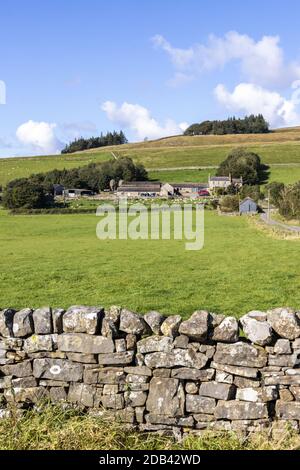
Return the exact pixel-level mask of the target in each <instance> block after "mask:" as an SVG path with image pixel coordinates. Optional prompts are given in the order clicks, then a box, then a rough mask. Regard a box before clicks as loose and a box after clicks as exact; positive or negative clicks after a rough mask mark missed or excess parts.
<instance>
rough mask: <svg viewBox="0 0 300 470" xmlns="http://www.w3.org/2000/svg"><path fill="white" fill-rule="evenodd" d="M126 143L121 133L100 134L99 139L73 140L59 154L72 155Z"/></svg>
mask: <svg viewBox="0 0 300 470" xmlns="http://www.w3.org/2000/svg"><path fill="white" fill-rule="evenodd" d="M127 142H128V140H127V138H126V136H125V134H124V132H123V131H120V132H116V131H114V132H107V133H106V134H105V135H103V134H102V133H101V135H100V136H99V137H90V138H88V139H84V138H83V137H80V138H79V139H75V140H74V141H73V142H70V143H69V144H67V145H66V146H65V148H64V149H63V150H62V152H61V153H62V154H65V153H74V152H79V151H81V150H88V149H94V148H98V147H106V146H108V145H122V144H126V143H127Z"/></svg>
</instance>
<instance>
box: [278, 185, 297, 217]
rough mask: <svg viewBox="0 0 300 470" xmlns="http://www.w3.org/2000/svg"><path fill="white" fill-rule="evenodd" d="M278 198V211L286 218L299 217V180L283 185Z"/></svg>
mask: <svg viewBox="0 0 300 470" xmlns="http://www.w3.org/2000/svg"><path fill="white" fill-rule="evenodd" d="M281 195H282V198H281V199H280V200H279V213H280V214H281V215H282V216H283V217H286V218H287V219H300V182H298V183H295V184H291V185H288V186H285V187H284V189H283V190H282V193H281Z"/></svg>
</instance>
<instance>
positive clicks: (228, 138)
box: [0, 127, 300, 185]
mask: <svg viewBox="0 0 300 470" xmlns="http://www.w3.org/2000/svg"><path fill="white" fill-rule="evenodd" d="M237 146H246V147H247V148H249V149H251V150H252V151H254V152H257V153H258V154H259V155H261V157H262V159H263V161H264V162H265V163H267V164H269V165H271V166H272V165H275V167H279V168H280V165H285V166H287V167H289V166H291V167H293V169H292V171H288V175H286V174H285V180H286V182H289V177H291V178H293V177H295V171H296V174H297V175H298V174H299V175H300V127H295V128H288V129H279V130H277V131H274V132H271V133H269V134H245V135H224V136H217V135H210V136H194V137H190V136H175V137H167V138H163V139H158V140H154V141H149V142H138V143H132V144H126V145H122V146H112V147H103V148H101V149H93V150H88V151H84V152H79V153H74V154H66V155H54V156H41V157H17V158H2V159H0V185H4V184H5V183H7V182H8V181H10V180H12V179H14V178H20V177H23V176H29V175H30V174H32V173H39V172H45V171H49V170H52V169H54V168H58V169H62V168H73V167H76V166H83V165H87V164H88V163H91V162H101V161H105V160H108V159H110V158H118V157H119V156H128V157H131V158H133V160H134V161H135V162H140V163H143V164H144V165H145V167H146V168H148V169H149V170H151V171H154V172H157V171H158V170H162V169H172V171H175V170H176V171H177V174H176V175H174V174H173V181H176V180H177V179H178V178H179V179H182V178H185V175H184V174H182V173H181V169H190V170H195V169H198V168H201V167H215V166H217V165H218V164H219V163H220V161H222V160H223V159H224V158H225V157H226V155H227V154H228V152H229V151H230V149H231V148H233V147H237ZM298 166H299V168H297V167H298ZM295 168H296V170H295ZM208 170H209V172H213V168H208ZM210 170H212V171H210ZM272 171H273V168H272ZM297 172H298V173H297ZM277 173H278V171H277ZM150 176H151V175H150ZM167 176H168V175H167V174H164V176H162V178H163V179H164V180H166V177H167ZM279 176H280V175H279ZM154 177H155V178H156V177H157V175H156V174H154ZM197 177H198V175H197V173H193V174H192V175H190V178H192V180H195V178H197ZM276 177H277V174H276ZM174 178H175V179H174ZM190 178H188V179H187V181H190V180H191V179H190Z"/></svg>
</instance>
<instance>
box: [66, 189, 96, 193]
mask: <svg viewBox="0 0 300 470" xmlns="http://www.w3.org/2000/svg"><path fill="white" fill-rule="evenodd" d="M65 191H74V192H75V191H77V192H78V193H82V192H89V193H92V192H93V191H92V190H91V189H82V188H68V189H65Z"/></svg>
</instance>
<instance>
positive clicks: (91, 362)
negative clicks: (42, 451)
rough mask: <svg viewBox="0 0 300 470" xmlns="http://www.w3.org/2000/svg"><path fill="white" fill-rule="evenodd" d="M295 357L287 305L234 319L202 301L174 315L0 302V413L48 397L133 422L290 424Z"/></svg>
mask: <svg viewBox="0 0 300 470" xmlns="http://www.w3.org/2000/svg"><path fill="white" fill-rule="evenodd" d="M241 329H242V330H243V333H242V331H241ZM299 358H300V312H297V311H295V310H293V309H290V308H277V309H274V310H270V311H268V312H260V311H253V312H250V313H248V314H246V315H244V316H243V317H242V318H241V319H240V321H239V322H238V321H237V320H236V319H235V318H233V317H225V316H223V315H216V314H213V313H209V312H207V311H203V310H201V311H196V312H194V313H193V314H192V316H191V317H190V318H189V319H188V320H185V321H183V320H182V318H181V317H180V316H179V315H172V316H168V317H164V316H163V315H161V314H160V313H158V312H154V311H152V312H149V313H147V314H146V315H144V316H140V315H138V314H136V313H134V312H131V311H129V310H126V309H122V308H119V307H111V308H110V309H108V310H107V311H105V310H104V309H103V308H101V307H77V306H76V307H71V308H70V309H68V310H67V311H66V312H65V311H64V310H62V309H51V308H41V309H37V310H32V309H29V308H27V309H24V310H21V311H14V310H12V309H5V310H2V311H0V397H1V405H0V408H1V409H0V416H6V415H7V414H8V413H10V407H11V405H12V404H13V405H14V407H17V408H20V410H22V409H26V408H28V407H32V406H35V405H36V404H38V403H39V402H40V401H41V400H47V401H48V400H49V401H51V402H53V403H62V404H64V406H76V407H82V408H83V409H85V410H86V411H87V412H88V413H91V414H96V415H100V416H101V415H103V414H109V415H113V417H114V418H115V419H116V420H119V421H120V422H123V423H127V424H130V425H133V426H136V427H137V428H138V429H140V430H141V431H164V432H165V431H166V432H169V431H170V432H176V433H179V434H180V433H182V432H192V433H195V432H202V431H203V430H206V429H211V430H236V431H240V432H243V433H248V432H251V431H257V430H261V429H265V428H268V429H269V428H272V429H277V430H278V429H279V430H280V429H283V428H284V427H285V426H286V424H288V425H289V426H290V427H292V428H293V429H295V430H296V431H299V421H300V365H299V364H300V361H299ZM66 404H68V405H66ZM21 412H22V411H20V413H21Z"/></svg>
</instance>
